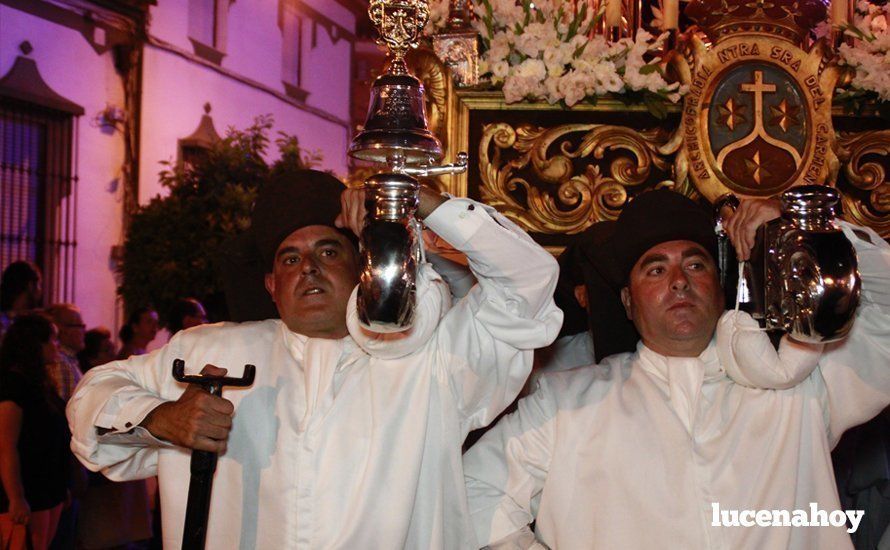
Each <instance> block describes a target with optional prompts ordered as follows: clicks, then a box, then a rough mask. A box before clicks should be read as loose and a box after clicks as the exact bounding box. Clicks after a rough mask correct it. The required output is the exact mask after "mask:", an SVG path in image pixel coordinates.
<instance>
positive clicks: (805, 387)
mask: <svg viewBox="0 0 890 550" xmlns="http://www.w3.org/2000/svg"><path fill="white" fill-rule="evenodd" d="M845 232H846V233H847V235H848V237H850V238H851V240H853V241H854V244H855V246H856V248H857V252H858V254H859V262H860V270H861V272H862V276H863V299H862V304H861V305H860V309H859V311H858V313H857V319H856V322H855V325H854V327H853V330H852V332H851V334H850V335H849V337H848V338H847V339H846V340H845V341H843V342H841V343H837V344H831V345H828V346H826V350H825V353H824V354H823V355H822V357H821V359H820V361H819V366H818V367H817V369H816V370H815V371H814V372H813V373H812V375H810V376H809V378H807V379H806V380H804V382H802V383H801V384H800V385H798V386H796V387H794V388H791V389H787V390H764V389H753V388H747V387H744V386H742V385H739V384H736V383H735V382H733V381H732V380H731V379H729V378H728V377H727V376H726V374H725V373H724V372H723V370H722V369H721V367H720V365H719V361H718V358H717V353H716V350H715V346H714V343H713V342H712V343H711V345H710V346H709V347H708V348H707V349H706V350H705V352H704V353H702V355H701V356H700V357H697V358H695V357H693V358H681V357H665V356H662V355H659V354H657V353H655V352H653V351H651V350H649V349H648V348H646V347H645V346H643V345H642V344H641V345H640V346H639V347H638V349H637V352H636V353H626V354H621V355H616V356H612V357H609V358H607V359H606V360H605V361H604V362H603V363H602V364H600V365H598V366H595V367H582V368H579V369H575V370H570V371H565V372H555V373H552V374H547V375H544V376H543V377H542V378H541V380H540V385H539V387H538V389H537V391H536V392H535V393H534V394H532V395H530V396H529V397H527V398H525V399H523V400H522V401H520V403H519V408H518V410H517V412H516V413H514V414H512V415H510V416H507V417H504V418H503V419H502V420H501V421H500V422H499V423H498V424H497V425H496V426H495V427H494V428H492V429H491V430H490V431H489V432H488V433H487V434H486V435H485V436H484V437H483V438H482V439H481V440H480V441H479V442H478V443H477V444H476V445H475V446H474V447H473V448H472V449H470V450H469V451H468V452H467V454H466V455H465V457H464V473H465V477H466V482H467V496H468V498H469V507H470V514H471V517H472V519H473V523H474V527H475V529H476V532H477V539H478V542H479V543H480V545H485V544H491V545H492V546H493V547H498V548H519V547H523V548H524V547H528V545H529V543H530V542H534V539H530V538H529V537H528V536H526V537H523V536H521V535H520V532H521V530H522V529H524V528H526V525H527V524H529V523H530V522H531V521H532V520H533V519H535V518H536V520H537V523H536V524H535V525H536V533H535V535H536V536H537V539H538V540H539V541H541V542H542V543H544V544H545V545H547V546H549V547H550V548H556V549H559V550H572V549H577V548H603V549H614V548H622V549H624V548H627V549H649V548H676V549H683V550H685V549H696V550H698V549H718V548H719V549H747V548H756V549H758V550H763V549H786V548H791V549H799V550H811V549H820V548H821V549H826V550H829V549H830V550H835V549H840V548H851V547H852V545H851V543H850V539H849V536H848V535H847V533H846V530H845V528H843V527H717V526H713V525H712V521H713V508H712V505H713V503H718V504H719V506H720V509H721V510H750V509H753V510H761V509H762V510H789V511H793V510H796V509H802V510H809V509H810V503H816V504H817V505H818V506H819V508H820V509H821V510H828V511H832V510H837V509H839V506H840V505H839V502H838V496H837V489H836V486H835V481H834V474H833V471H832V465H831V457H830V451H831V449H832V447H833V446H834V445H835V444H836V443H837V441H838V439H840V437H841V435H842V434H843V432H844V431H845V430H846V429H847V428H849V427H851V426H854V425H857V424H860V423H862V422H865V421H867V420H868V419H870V418H872V417H873V416H874V415H876V414H877V413H878V412H880V411H881V410H882V409H883V408H884V407H885V406H886V405H887V404H888V403H890V247H888V246H887V244H886V243H884V242H883V241H882V240H881V239H880V238H879V237H878V236H877V235H876V234H874V233H873V232H872V233H871V234H870V236H871V237H872V242H873V243H875V244H869V243H867V242H864V241H862V240H860V239H858V238H857V237H856V236H855V235H854V233H853V232H852V230H851V228H850V227H845ZM498 543H500V544H498Z"/></svg>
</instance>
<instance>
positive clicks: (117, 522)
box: [77, 307, 159, 550]
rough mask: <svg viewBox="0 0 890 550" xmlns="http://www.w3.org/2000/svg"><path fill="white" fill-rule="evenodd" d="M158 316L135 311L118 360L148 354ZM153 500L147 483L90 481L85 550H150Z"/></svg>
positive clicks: (81, 532) (82, 526)
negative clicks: (140, 549) (147, 548)
mask: <svg viewBox="0 0 890 550" xmlns="http://www.w3.org/2000/svg"><path fill="white" fill-rule="evenodd" d="M158 326H159V325H158V312H157V311H155V310H154V309H153V308H151V307H141V308H137V309H135V310H133V313H131V314H130V316H129V317H128V318H127V323H126V324H125V325H124V326H122V327H121V329H120V331H119V333H118V335H119V337H120V339H121V342H122V343H123V346H122V347H121V349H120V351H119V352H118V354H117V359H126V358H128V357H131V356H134V355H143V354H145V353H146V349H145V348H146V347H147V346H148V344H149V343H150V342H151V341H152V340H154V339H155V336H157V334H158ZM151 516H152V513H151V497H150V496H149V486H148V483H147V480H145V479H138V480H133V481H122V482H114V481H110V480H108V479H107V478H106V477H105V476H103V475H102V474H97V475H93V476H91V477H90V481H89V488H88V490H87V494H86V496H85V497H84V501H83V510H82V512H81V518H80V521H79V524H78V528H77V532H78V535H77V536H78V544H79V545H80V546H81V547H82V548H84V550H100V549H101V550H110V549H115V550H118V549H134V548H146V547H148V546H149V542H148V541H149V540H150V539H151V538H152V519H151Z"/></svg>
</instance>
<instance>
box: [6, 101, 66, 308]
mask: <svg viewBox="0 0 890 550" xmlns="http://www.w3.org/2000/svg"><path fill="white" fill-rule="evenodd" d="M76 135H77V119H76V118H75V117H74V116H72V115H71V114H70V113H66V112H61V111H55V110H52V109H47V108H44V107H41V106H37V105H34V104H29V103H27V102H25V101H16V100H10V99H9V98H4V101H3V103H2V107H0V155H2V157H0V269H5V268H6V266H7V265H9V264H10V263H11V262H14V261H17V260H30V261H32V262H34V263H35V264H37V265H38V266H39V267H40V269H41V271H42V272H43V288H44V301H45V302H46V303H53V302H71V301H73V300H74V260H75V251H76V247H77V241H76V238H75V225H76V216H77V181H78V178H77V172H76V169H75V165H76V162H75V160H74V159H75V158H76V151H77V148H76V143H75V140H76Z"/></svg>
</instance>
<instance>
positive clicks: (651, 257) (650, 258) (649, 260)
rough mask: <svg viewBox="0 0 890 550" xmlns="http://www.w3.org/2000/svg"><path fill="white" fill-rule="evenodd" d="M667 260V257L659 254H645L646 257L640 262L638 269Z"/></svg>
mask: <svg viewBox="0 0 890 550" xmlns="http://www.w3.org/2000/svg"><path fill="white" fill-rule="evenodd" d="M667 259H668V258H667V256H665V255H664V254H661V253H653V254H647V255H646V256H643V259H642V260H640V269H643V268H644V267H646V266H647V265H649V264H653V263H655V262H665V261H667Z"/></svg>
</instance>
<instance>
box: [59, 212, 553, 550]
mask: <svg viewBox="0 0 890 550" xmlns="http://www.w3.org/2000/svg"><path fill="white" fill-rule="evenodd" d="M495 220H497V222H496V221H495ZM425 223H426V224H427V226H429V227H430V228H431V229H432V230H434V231H436V232H437V233H438V234H439V235H440V236H441V237H443V238H444V239H446V240H447V241H448V242H450V243H451V244H452V245H454V246H455V247H456V248H458V249H459V250H461V251H463V252H465V253H466V255H467V257H468V258H469V259H470V265H471V267H472V268H473V270H474V272H475V274H476V276H477V278H478V279H479V284H478V285H477V286H476V287H474V288H473V290H472V291H471V292H470V293H469V295H468V296H467V297H466V298H464V299H463V300H462V301H460V302H458V303H457V304H456V305H455V306H454V307H452V308H451V310H450V311H448V313H447V314H446V315H445V317H444V318H443V319H442V321H441V322H440V324H439V326H438V329H437V330H436V331H435V333H434V334H433V335H432V337H431V338H430V339H429V340H427V341H425V342H423V343H422V347H421V348H420V349H419V350H417V351H415V352H414V353H412V354H410V355H408V356H405V357H401V358H399V359H383V358H379V357H378V356H373V357H372V356H371V355H369V354H368V353H366V352H365V351H364V350H363V349H362V348H360V347H359V346H358V345H357V344H356V342H355V341H354V340H353V339H352V338H351V337H346V338H344V339H342V340H329V339H313V338H307V337H305V336H303V335H300V334H295V333H293V332H290V331H289V330H288V329H287V328H286V326H285V325H284V324H283V323H282V322H281V321H278V320H270V321H262V322H254V323H243V324H240V325H236V324H220V325H213V326H205V327H199V328H196V329H192V330H188V331H184V332H182V333H180V334H178V335H177V336H176V337H174V338H173V339H172V340H171V341H170V343H169V344H168V345H166V346H165V347H164V348H162V349H160V350H158V351H156V352H154V353H151V354H149V355H145V356H141V357H135V358H132V359H130V360H128V361H118V362H115V363H111V364H109V365H108V366H105V367H100V368H96V369H93V370H91V371H90V372H89V373H88V375H87V376H85V377H84V381H83V383H82V384H81V385H80V386H79V387H78V389H77V392H76V393H75V395H74V397H73V399H72V400H71V403H70V405H69V407H68V417H69V421H70V423H71V428H72V433H73V438H72V449H73V450H74V452H75V453H76V454H77V455H78V457H79V458H80V460H81V461H82V462H83V463H84V464H86V465H87V466H88V467H89V468H90V469H92V470H101V471H102V472H103V473H105V474H106V475H107V476H108V477H110V478H112V479H118V480H122V479H135V478H142V477H148V476H153V475H155V474H157V475H158V477H159V484H160V493H161V509H162V513H163V527H164V546H165V547H170V548H177V547H179V546H180V544H181V540H182V529H183V521H184V515H185V506H186V498H187V492H188V479H189V459H190V452H189V451H188V450H186V449H182V448H178V447H173V446H170V445H167V446H162V447H158V446H157V443H156V442H152V441H150V437H146V433H140V432H145V430H144V429H141V428H139V429H137V430H136V432H135V433H133V434H132V435H121V434H123V433H124V432H127V431H128V430H129V429H130V428H132V427H133V426H138V424H139V423H140V422H141V421H142V420H143V419H144V417H145V415H146V414H147V413H148V412H149V411H150V410H152V409H153V408H154V407H156V406H157V405H158V404H160V403H162V402H164V401H166V400H173V399H176V398H177V397H179V395H180V394H181V393H182V392H183V391H184V388H185V387H184V385H182V384H179V383H177V382H175V381H174V380H173V378H172V376H171V365H172V362H173V360H174V359H175V358H182V359H184V360H185V364H186V370H187V371H188V372H197V371H199V370H200V369H201V368H202V367H203V366H204V365H205V364H206V363H211V364H214V365H216V366H219V367H225V368H228V369H229V374H230V375H231V376H240V375H241V372H242V368H243V367H242V366H243V365H244V364H245V363H251V364H254V365H256V369H257V374H256V380H255V382H254V383H253V385H252V386H251V387H249V388H224V389H223V397H224V398H226V399H229V400H231V401H232V402H233V403H234V405H235V416H234V424H233V427H232V431H231V434H230V437H229V441H228V450H227V452H226V453H225V454H224V455H223V456H221V457H220V459H219V465H218V468H217V471H216V476H215V481H214V486H213V496H212V502H211V506H210V520H209V529H208V535H207V544H206V547H207V548H213V549H225V548H242V549H253V548H269V549H273V548H274V549H282V548H301V549H323V548H381V549H382V548H403V547H406V548H467V547H470V546H472V545H473V544H474V542H473V533H472V529H471V527H470V525H469V520H468V516H467V511H466V498H465V491H464V484H463V474H462V465H461V444H462V442H463V440H464V437H465V436H466V434H467V432H469V431H470V430H472V429H475V428H478V427H481V426H484V425H486V424H488V423H489V422H491V421H492V420H493V419H494V418H496V417H497V415H498V413H499V412H500V411H501V410H502V409H503V408H504V407H506V406H507V405H508V404H509V403H510V402H511V401H512V400H513V399H514V397H515V396H516V394H517V393H518V392H519V390H520V389H521V388H522V385H523V382H524V381H525V379H526V377H527V376H528V373H529V370H530V369H531V363H532V351H533V349H534V348H536V347H540V346H542V345H546V344H548V343H550V342H551V341H552V340H553V339H554V338H555V336H556V334H557V333H558V331H559V326H560V323H561V321H562V313H561V312H560V311H559V310H558V309H557V308H556V306H555V305H554V304H553V300H552V294H553V288H554V285H555V283H556V275H557V266H556V262H555V261H554V260H553V258H552V257H551V256H550V255H549V254H548V253H547V252H546V251H544V250H543V249H541V248H540V247H539V246H537V245H536V244H534V242H533V241H532V240H531V239H530V238H529V237H528V236H527V235H526V234H524V233H523V232H521V231H520V230H518V229H517V228H516V227H515V226H514V225H513V224H511V223H510V222H509V221H507V220H506V219H504V218H503V217H501V216H500V215H498V214H496V213H494V212H493V210H491V209H489V208H487V207H484V206H482V205H480V204H478V203H473V202H472V201H469V200H467V199H452V200H450V201H448V202H447V203H445V204H443V205H442V206H440V207H439V208H438V209H437V210H436V211H435V212H434V213H433V214H432V215H431V216H429V217H428V218H427V219H426V220H425ZM97 428H104V429H109V430H112V431H111V433H110V434H106V435H103V436H101V437H100V436H98V435H97Z"/></svg>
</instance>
